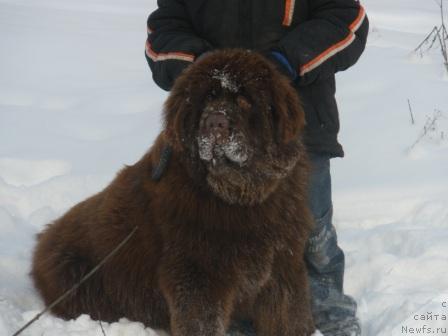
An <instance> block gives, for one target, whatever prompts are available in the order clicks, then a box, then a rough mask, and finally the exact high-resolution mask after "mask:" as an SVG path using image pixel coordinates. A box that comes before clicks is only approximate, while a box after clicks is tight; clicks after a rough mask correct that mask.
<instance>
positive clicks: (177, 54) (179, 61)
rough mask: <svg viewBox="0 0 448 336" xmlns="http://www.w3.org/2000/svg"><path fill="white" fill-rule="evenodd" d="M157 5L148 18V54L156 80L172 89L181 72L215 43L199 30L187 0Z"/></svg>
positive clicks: (160, 1) (164, 87)
mask: <svg viewBox="0 0 448 336" xmlns="http://www.w3.org/2000/svg"><path fill="white" fill-rule="evenodd" d="M157 5H158V9H156V10H155V11H154V12H153V13H151V15H150V16H149V18H148V38H147V40H146V48H145V49H146V50H145V51H146V52H145V56H146V60H147V61H148V64H149V67H150V68H151V71H152V74H153V79H154V81H155V82H156V84H157V85H158V86H160V87H161V88H162V89H164V90H167V91H168V90H170V89H171V87H172V86H173V84H174V81H175V80H176V78H177V77H178V76H179V74H180V73H181V72H182V71H183V70H184V69H185V68H186V67H187V66H188V65H189V64H190V63H191V62H193V61H194V59H195V58H196V57H197V56H199V55H200V54H202V53H204V52H205V51H207V50H209V49H211V45H210V44H209V43H208V42H207V41H205V40H204V39H202V38H200V37H199V36H198V35H197V34H196V33H195V31H194V29H193V26H192V24H191V21H190V18H189V15H188V12H187V9H186V6H185V1H184V0H158V1H157Z"/></svg>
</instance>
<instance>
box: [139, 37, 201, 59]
mask: <svg viewBox="0 0 448 336" xmlns="http://www.w3.org/2000/svg"><path fill="white" fill-rule="evenodd" d="M145 50H146V55H147V56H148V57H149V58H150V59H152V60H153V61H154V62H160V61H166V60H179V61H187V62H193V61H194V58H195V56H194V55H192V54H187V53H183V52H178V51H175V52H169V53H156V52H155V51H154V50H153V49H152V46H151V43H149V41H146V46H145Z"/></svg>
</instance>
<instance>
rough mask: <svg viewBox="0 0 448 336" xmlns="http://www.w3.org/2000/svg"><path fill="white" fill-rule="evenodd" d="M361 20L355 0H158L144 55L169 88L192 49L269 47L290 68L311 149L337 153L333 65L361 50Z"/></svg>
mask: <svg viewBox="0 0 448 336" xmlns="http://www.w3.org/2000/svg"><path fill="white" fill-rule="evenodd" d="M367 34H368V20H367V17H366V14H365V11H364V9H363V7H362V6H361V5H360V4H359V1H358V0H158V9H157V10H156V11H154V12H153V13H152V14H151V15H150V16H149V19H148V39H147V43H146V58H147V60H148V63H149V65H150V67H151V70H152V73H153V78H154V81H155V82H156V83H157V84H158V85H159V86H160V87H161V88H163V89H165V90H170V88H171V86H172V85H173V82H174V80H175V79H176V78H177V76H178V75H179V74H180V73H181V72H182V70H183V69H184V68H185V67H187V66H188V65H189V64H190V63H191V62H193V61H194V60H195V58H197V57H198V56H199V55H201V54H203V53H204V52H207V51H209V50H212V49H216V48H229V47H241V48H248V49H253V50H256V51H260V52H266V51H268V50H275V51H279V52H281V53H282V54H283V55H285V56H286V58H287V60H288V61H289V62H290V64H291V65H292V67H293V68H294V69H296V70H297V73H298V75H299V76H298V78H297V79H296V80H295V81H294V83H293V85H294V86H296V88H297V91H298V92H299V95H300V97H301V98H302V101H303V104H304V107H305V113H306V120H307V128H306V134H305V142H306V145H307V146H308V149H309V150H310V151H312V152H321V153H328V154H330V155H331V156H343V150H342V147H341V145H340V144H339V143H338V141H337V134H338V131H339V116H338V109H337V105H336V100H335V89H336V88H335V73H336V72H338V71H342V70H345V69H347V68H348V67H350V66H351V65H353V64H354V63H355V62H356V61H357V60H358V58H359V56H360V55H361V53H362V52H363V50H364V47H365V44H366V39H367Z"/></svg>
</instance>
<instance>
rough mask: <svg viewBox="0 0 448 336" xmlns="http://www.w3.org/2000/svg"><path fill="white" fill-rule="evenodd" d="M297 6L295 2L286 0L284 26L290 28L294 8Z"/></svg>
mask: <svg viewBox="0 0 448 336" xmlns="http://www.w3.org/2000/svg"><path fill="white" fill-rule="evenodd" d="M295 5H296V1H295V0H286V2H285V15H284V17H283V22H282V25H284V26H290V25H291V23H292V16H293V14H294V7H295Z"/></svg>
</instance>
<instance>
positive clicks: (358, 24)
mask: <svg viewBox="0 0 448 336" xmlns="http://www.w3.org/2000/svg"><path fill="white" fill-rule="evenodd" d="M365 18H366V11H365V10H364V7H362V6H360V7H359V14H358V17H357V18H356V19H355V21H353V22H352V24H351V25H350V26H349V29H350V30H351V31H352V32H353V33H354V32H356V31H357V30H358V29H359V27H361V25H362V23H363V22H364V19H365Z"/></svg>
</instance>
